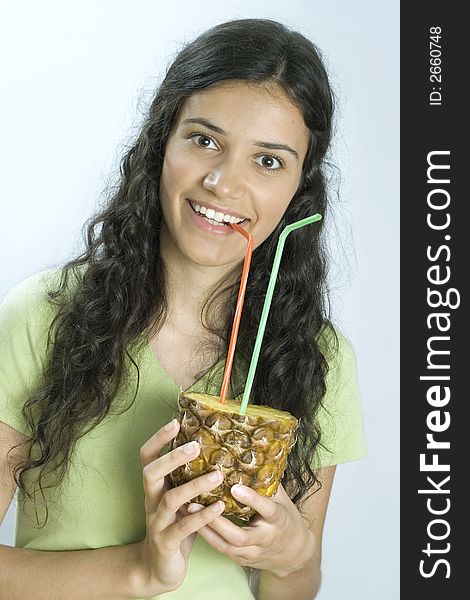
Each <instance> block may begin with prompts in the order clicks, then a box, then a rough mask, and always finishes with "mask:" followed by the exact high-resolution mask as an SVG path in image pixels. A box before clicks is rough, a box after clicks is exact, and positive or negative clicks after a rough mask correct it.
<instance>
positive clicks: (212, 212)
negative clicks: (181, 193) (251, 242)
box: [191, 202, 245, 223]
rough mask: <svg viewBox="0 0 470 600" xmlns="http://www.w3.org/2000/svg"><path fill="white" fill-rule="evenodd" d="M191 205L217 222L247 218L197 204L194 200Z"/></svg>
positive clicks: (237, 221) (238, 221)
mask: <svg viewBox="0 0 470 600" xmlns="http://www.w3.org/2000/svg"><path fill="white" fill-rule="evenodd" d="M191 206H192V207H193V209H194V210H195V211H196V212H198V213H201V214H202V215H205V216H206V218H208V219H211V220H212V221H216V222H217V223H241V222H242V221H244V220H245V219H240V218H238V217H233V216H231V215H225V214H224V213H222V212H215V210H214V209H212V208H207V207H205V206H200V205H199V204H195V203H193V202H191Z"/></svg>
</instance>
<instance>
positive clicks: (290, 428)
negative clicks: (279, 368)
mask: <svg viewBox="0 0 470 600" xmlns="http://www.w3.org/2000/svg"><path fill="white" fill-rule="evenodd" d="M178 407H179V420H180V424H181V426H180V432H179V434H178V436H177V438H176V439H175V440H174V442H173V446H172V448H177V447H178V446H181V445H183V444H185V443H186V442H190V441H192V440H195V441H197V442H198V443H199V444H200V446H201V452H200V454H199V456H198V457H197V458H196V459H195V460H193V461H191V462H189V463H187V464H186V465H183V466H181V467H178V468H177V469H175V470H174V471H173V472H172V474H171V475H170V479H171V481H172V483H173V485H175V486H176V485H181V484H183V483H186V482H187V481H190V480H191V479H194V478H195V477H199V476H200V475H203V474H204V473H208V472H209V471H213V470H216V469H220V470H222V471H223V473H224V480H223V482H222V484H221V485H220V486H219V487H217V488H216V489H214V490H212V491H211V492H209V493H206V494H201V495H200V496H197V498H194V499H193V502H197V503H199V504H202V505H203V506H208V505H209V504H212V503H214V502H216V501H217V500H223V501H224V503H225V510H224V512H223V514H224V515H225V516H235V517H238V518H240V519H242V520H248V519H249V518H250V517H251V516H253V515H254V514H256V512H255V510H254V509H252V508H251V507H249V506H245V505H244V504H240V503H239V502H237V501H236V500H235V498H234V497H233V496H232V495H231V493H230V488H231V487H232V485H234V484H235V483H241V484H243V485H247V486H249V487H251V488H253V489H254V490H256V491H257V492H258V493H259V494H261V495H263V496H269V497H271V496H273V495H274V494H275V493H276V492H277V490H278V487H279V483H280V481H281V479H282V475H283V473H284V469H285V467H286V464H287V457H288V455H289V452H290V450H291V449H292V448H293V446H294V444H295V441H296V436H295V432H296V430H297V427H298V421H297V419H296V418H295V417H294V416H292V415H291V414H290V413H288V412H286V411H281V410H277V409H273V408H270V407H267V406H253V405H249V406H248V409H247V414H246V415H240V414H239V407H240V403H239V402H237V401H235V400H227V402H226V403H225V404H220V402H219V399H218V397H217V396H209V395H207V394H199V393H195V392H188V393H180V396H179V398H178Z"/></svg>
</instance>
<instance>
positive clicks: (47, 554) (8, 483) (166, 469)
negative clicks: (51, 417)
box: [0, 421, 224, 600]
mask: <svg viewBox="0 0 470 600" xmlns="http://www.w3.org/2000/svg"><path fill="white" fill-rule="evenodd" d="M178 431H179V427H177V425H176V421H175V422H173V424H170V426H169V428H168V427H165V428H162V429H160V430H159V431H157V433H156V434H155V435H154V436H153V437H152V438H151V439H150V440H148V441H147V442H146V443H145V445H144V446H143V447H142V448H141V458H142V466H143V467H144V469H143V480H144V491H145V508H146V513H147V532H146V537H145V539H144V540H143V541H141V542H138V543H135V544H128V545H125V546H112V547H108V548H97V549H94V550H74V551H63V552H52V551H40V550H30V549H25V548H11V547H9V546H0V600H23V599H24V598H34V599H35V600H82V599H83V600H125V599H127V598H146V597H148V596H159V595H161V594H165V593H167V592H169V591H172V590H174V589H176V588H177V587H179V585H181V582H182V581H183V579H184V577H185V575H186V569H187V560H188V557H189V554H190V551H191V547H192V544H193V542H194V539H195V536H196V531H197V530H198V529H199V528H200V527H203V526H205V525H207V524H208V523H210V522H211V521H212V520H213V519H215V518H217V517H218V515H219V514H220V513H221V512H222V510H223V508H224V506H223V503H220V504H219V503H217V506H212V508H211V507H209V508H207V509H206V510H205V511H203V512H201V513H200V514H199V515H190V516H189V517H184V518H181V516H180V515H179V514H178V510H179V508H180V507H181V505H182V504H184V503H185V502H187V501H189V500H190V499H191V498H194V497H195V496H198V495H199V494H201V493H204V492H206V493H207V492H208V491H210V490H212V489H214V488H215V487H217V486H218V485H219V484H220V481H215V482H214V481H213V480H211V479H209V478H208V477H206V476H201V477H197V478H196V479H194V480H192V481H190V482H188V483H186V484H184V485H181V486H179V487H178V488H176V489H168V487H167V483H166V477H167V475H168V473H170V472H171V471H173V470H174V469H175V468H176V467H177V466H180V465H183V464H185V463H186V462H188V460H190V459H192V458H195V457H197V455H198V453H199V451H200V448H199V446H198V445H197V444H186V448H185V447H184V446H183V447H181V448H178V449H176V450H172V451H171V452H168V453H167V454H166V455H164V456H161V451H162V449H163V447H164V446H165V445H166V444H168V442H169V441H171V440H172V439H173V438H174V437H176V435H177V434H178ZM26 439H27V438H26V437H25V436H23V435H22V434H21V433H19V432H18V431H15V430H14V429H12V428H11V427H9V426H8V425H6V424H5V423H2V422H1V421H0V524H1V522H2V521H3V518H4V516H5V513H6V511H7V509H8V506H9V505H10V502H11V500H12V498H13V496H14V493H15V488H16V485H15V482H14V480H13V477H12V472H13V467H14V465H15V464H20V462H18V461H21V459H24V457H25V456H27V455H28V453H29V447H27V446H26V445H23V446H21V449H22V451H21V452H19V451H18V449H17V450H15V454H14V455H13V453H11V454H10V459H12V460H9V459H8V451H9V450H10V449H11V448H13V447H14V446H16V445H17V444H22V443H23V442H25V441H26ZM185 449H186V452H185ZM188 450H189V452H188ZM214 509H215V510H214Z"/></svg>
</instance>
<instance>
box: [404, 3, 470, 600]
mask: <svg viewBox="0 0 470 600" xmlns="http://www.w3.org/2000/svg"><path fill="white" fill-rule="evenodd" d="M458 6H460V5H459V4H458V3H456V2H433V1H431V2H422V3H411V2H409V3H404V2H403V3H402V4H401V54H400V61H401V88H400V89H401V255H400V256H401V258H400V260H401V274H402V275H401V309H400V310H401V481H400V485H401V511H400V512H401V561H400V563H401V597H402V598H403V599H405V600H407V599H408V598H413V599H416V598H426V600H433V599H438V598H439V599H442V598H446V599H454V598H460V597H467V596H468V594H469V592H468V584H467V580H468V573H469V572H470V571H469V567H468V566H467V564H468V562H469V561H468V560H467V556H466V554H467V551H466V550H464V546H465V545H464V541H465V537H466V532H467V530H468V529H469V527H468V523H469V521H470V517H469V513H470V510H469V506H470V501H469V497H468V495H467V494H466V493H465V491H464V489H465V488H466V487H467V486H465V484H466V483H467V482H470V465H469V460H470V452H469V447H470V422H469V419H468V410H467V409H468V405H469V403H470V389H469V388H470V385H469V384H468V383H467V382H470V348H469V347H468V345H467V344H466V342H467V340H468V337H469V333H470V318H469V315H468V312H467V311H468V308H467V307H468V287H469V286H468V279H469V277H470V217H469V216H467V215H468V212H469V211H468V210H467V206H468V205H470V201H469V200H470V199H469V193H468V190H467V189H466V187H467V186H466V185H465V183H466V179H467V177H469V175H470V136H469V126H468V123H469V114H470V110H469V102H468V101H467V99H466V92H465V90H466V89H468V83H469V82H470V64H469V58H468V57H469V55H470V53H469V51H468V47H467V44H468V38H469V36H468V23H467V21H466V19H465V18H464V16H463V13H462V9H459V8H458ZM462 586H463V587H462ZM458 589H459V590H464V591H457V590H458Z"/></svg>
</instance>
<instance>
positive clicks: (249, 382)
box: [240, 213, 322, 415]
mask: <svg viewBox="0 0 470 600" xmlns="http://www.w3.org/2000/svg"><path fill="white" fill-rule="evenodd" d="M321 218H322V216H321V215H320V214H318V213H316V214H315V215H312V216H311V217H307V218H305V219H301V220H300V221H296V222H295V223H291V224H290V225H287V226H286V227H284V229H283V231H282V233H281V235H280V236H279V241H278V242H277V248H276V254H275V255H274V261H273V268H272V270H271V275H270V277H269V283H268V289H267V292H266V298H265V299H264V305H263V311H262V313H261V319H260V323H259V327H258V333H257V335H256V340H255V347H254V349H253V356H252V357H251V363H250V368H249V369H248V376H247V378H246V385H245V391H244V392H243V398H242V403H241V406H240V414H241V415H244V414H246V409H247V406H248V401H249V398H250V392H251V388H252V387H253V380H254V378H255V371H256V366H257V364H258V358H259V353H260V350H261V344H262V343H263V336H264V330H265V329H266V321H267V320H268V314H269V309H270V307H271V301H272V299H273V293H274V287H275V285H276V279H277V273H278V271H279V265H280V264H281V258H282V251H283V250H284V244H285V243H286V238H287V236H288V235H289V233H290V232H291V231H294V229H299V228H300V227H304V226H305V225H310V223H315V221H319V220H320V219H321Z"/></svg>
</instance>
